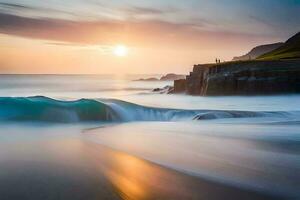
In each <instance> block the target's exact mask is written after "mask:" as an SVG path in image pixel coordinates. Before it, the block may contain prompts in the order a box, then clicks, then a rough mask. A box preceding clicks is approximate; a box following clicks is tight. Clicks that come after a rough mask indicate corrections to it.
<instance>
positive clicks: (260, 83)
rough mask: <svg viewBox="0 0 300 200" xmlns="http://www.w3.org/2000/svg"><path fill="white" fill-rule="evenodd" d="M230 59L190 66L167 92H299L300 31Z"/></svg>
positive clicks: (222, 93)
mask: <svg viewBox="0 0 300 200" xmlns="http://www.w3.org/2000/svg"><path fill="white" fill-rule="evenodd" d="M267 50H268V51H267ZM247 57H248V59H247ZM233 60H234V61H230V62H223V63H215V64H197V65H194V68H193V71H192V72H190V74H189V75H188V76H186V77H185V78H183V79H178V80H175V81H174V87H173V88H172V90H169V93H185V94H190V95H203V96H206V95H258V94H285V93H300V32H299V33H297V34H296V35H294V36H293V37H291V38H290V39H288V40H287V41H286V42H285V43H275V44H270V45H262V46H258V47H255V48H254V49H252V50H251V51H250V52H249V53H248V54H246V55H244V56H241V57H235V58H234V59H233Z"/></svg>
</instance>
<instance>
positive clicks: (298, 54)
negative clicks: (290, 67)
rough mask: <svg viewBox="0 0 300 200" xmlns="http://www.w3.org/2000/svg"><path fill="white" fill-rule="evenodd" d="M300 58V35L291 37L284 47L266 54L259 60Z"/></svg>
mask: <svg viewBox="0 0 300 200" xmlns="http://www.w3.org/2000/svg"><path fill="white" fill-rule="evenodd" d="M297 58H300V33H297V34H296V35H295V36H293V37H291V38H290V39H289V40H288V41H287V42H286V43H285V44H284V45H283V46H281V47H279V48H277V49H275V50H273V51H271V52H269V53H266V54H264V55H262V56H260V57H258V58H257V59H258V60H278V59H297Z"/></svg>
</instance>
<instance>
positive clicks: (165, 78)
mask: <svg viewBox="0 0 300 200" xmlns="http://www.w3.org/2000/svg"><path fill="white" fill-rule="evenodd" d="M183 78H185V75H182V74H173V73H170V74H166V75H164V76H162V77H161V78H154V77H151V78H141V79H137V80H134V81H175V80H179V79H183Z"/></svg>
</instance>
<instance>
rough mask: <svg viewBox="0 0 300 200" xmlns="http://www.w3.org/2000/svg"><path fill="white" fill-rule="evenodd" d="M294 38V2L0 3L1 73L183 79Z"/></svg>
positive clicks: (297, 23) (297, 12)
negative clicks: (121, 51) (204, 66)
mask: <svg viewBox="0 0 300 200" xmlns="http://www.w3.org/2000/svg"><path fill="white" fill-rule="evenodd" d="M299 31H300V0H251V1H250V0H222V1H221V0H184V1H175V0H109V1H107V0H103V1H102V0H64V1H61V0H43V1H41V0H0V73H12V74H14V73H25V74H158V73H171V72H172V73H188V72H189V71H190V70H191V68H192V66H193V65H194V64H199V63H210V62H214V60H215V59H216V58H219V59H221V61H228V60H231V59H232V58H233V57H234V56H239V55H242V54H245V53H247V52H248V51H249V50H250V49H251V48H253V47H255V46H257V45H260V44H268V43H274V42H282V41H285V40H287V39H288V38H289V37H291V36H292V35H294V34H296V33H297V32H299ZM120 45H122V46H123V47H125V48H126V49H128V52H127V53H126V55H125V56H118V55H116V53H114V52H116V48H117V47H118V46H120Z"/></svg>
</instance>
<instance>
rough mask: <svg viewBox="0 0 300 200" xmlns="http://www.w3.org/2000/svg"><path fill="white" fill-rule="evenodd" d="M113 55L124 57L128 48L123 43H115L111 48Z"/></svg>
mask: <svg viewBox="0 0 300 200" xmlns="http://www.w3.org/2000/svg"><path fill="white" fill-rule="evenodd" d="M113 53H114V55H115V56H119V57H124V56H127V54H128V48H127V47H126V46H125V45H117V46H115V47H114V49H113Z"/></svg>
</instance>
